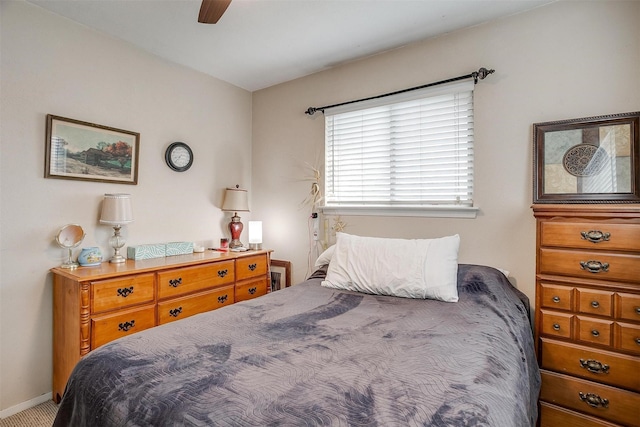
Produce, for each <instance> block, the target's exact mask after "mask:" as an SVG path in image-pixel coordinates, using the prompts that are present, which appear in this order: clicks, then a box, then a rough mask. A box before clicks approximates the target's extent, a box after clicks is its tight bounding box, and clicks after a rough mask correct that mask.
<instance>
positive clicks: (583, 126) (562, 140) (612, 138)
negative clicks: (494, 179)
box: [533, 112, 640, 203]
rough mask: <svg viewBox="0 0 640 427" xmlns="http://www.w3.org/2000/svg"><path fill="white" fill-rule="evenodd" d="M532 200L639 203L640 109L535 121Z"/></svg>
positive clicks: (541, 201)
mask: <svg viewBox="0 0 640 427" xmlns="http://www.w3.org/2000/svg"><path fill="white" fill-rule="evenodd" d="M533 151H534V165H533V202H534V203H638V202H640V112H635V113H623V114H612V115H607V116H597V117H585V118H581V119H570V120H562V121H556V122H546V123H534V125H533Z"/></svg>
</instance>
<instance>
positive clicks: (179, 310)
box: [169, 307, 182, 317]
mask: <svg viewBox="0 0 640 427" xmlns="http://www.w3.org/2000/svg"><path fill="white" fill-rule="evenodd" d="M180 314H182V307H178V308H174V309H173V310H169V316H171V317H178V316H179V315H180Z"/></svg>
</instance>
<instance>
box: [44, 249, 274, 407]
mask: <svg viewBox="0 0 640 427" xmlns="http://www.w3.org/2000/svg"><path fill="white" fill-rule="evenodd" d="M270 252H271V251H270V250H261V251H252V252H243V253H224V252H214V251H207V252H204V253H196V254H189V255H176V256H172V257H166V258H152V259H146V260H138V261H134V260H130V259H129V260H126V262H124V263H120V264H113V263H109V262H103V263H101V264H100V265H99V266H96V267H92V268H78V269H74V270H69V269H64V268H53V269H52V270H51V272H52V273H53V400H54V401H56V403H59V402H60V399H61V397H62V393H63V391H64V389H65V385H66V383H67V379H68V378H69V375H70V374H71V371H72V370H73V368H74V367H75V365H76V364H77V363H78V361H79V360H80V358H81V357H82V356H84V355H86V354H87V353H89V352H90V351H93V350H94V349H96V348H97V347H99V346H101V345H103V344H106V343H108V342H110V341H113V340H115V339H117V338H120V337H121V336H125V335H129V334H132V333H134V332H138V331H142V330H144V329H148V328H153V327H154V326H158V325H162V324H165V323H169V322H173V321H174V320H179V319H183V318H185V317H189V316H192V315H194V314H198V313H202V312H205V311H211V310H214V309H216V308H219V307H222V306H225V305H229V304H233V303H235V302H239V301H243V300H249V299H252V298H256V297H259V296H261V295H265V294H266V293H267V290H268V287H269V286H270V283H271V280H270V277H269V264H270V260H269V258H270Z"/></svg>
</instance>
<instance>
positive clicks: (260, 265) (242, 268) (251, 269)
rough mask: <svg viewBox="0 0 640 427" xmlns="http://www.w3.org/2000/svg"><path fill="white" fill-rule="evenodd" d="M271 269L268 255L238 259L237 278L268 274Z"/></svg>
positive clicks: (242, 278) (243, 278)
mask: <svg viewBox="0 0 640 427" xmlns="http://www.w3.org/2000/svg"><path fill="white" fill-rule="evenodd" d="M267 271H269V265H268V263H267V256H266V255H257V256H248V257H242V258H238V259H237V260H236V276H237V277H236V279H237V280H245V279H249V278H251V277H257V276H266V275H267Z"/></svg>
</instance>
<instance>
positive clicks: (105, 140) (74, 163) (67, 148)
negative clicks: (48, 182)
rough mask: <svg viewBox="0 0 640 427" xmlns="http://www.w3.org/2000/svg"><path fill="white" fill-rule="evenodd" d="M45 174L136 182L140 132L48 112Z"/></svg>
mask: <svg viewBox="0 0 640 427" xmlns="http://www.w3.org/2000/svg"><path fill="white" fill-rule="evenodd" d="M45 146H46V147H45V153H46V154H45V170H44V176H45V178H58V179H76V180H82V181H98V182H112V183H120V184H133V185H135V184H137V183H138V152H139V148H140V134H139V133H137V132H131V131H127V130H122V129H116V128H112V127H108V126H102V125H97V124H94V123H88V122H82V121H79V120H73V119H68V118H65V117H59V116H54V115H51V114H48V115H47V133H46V140H45Z"/></svg>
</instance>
